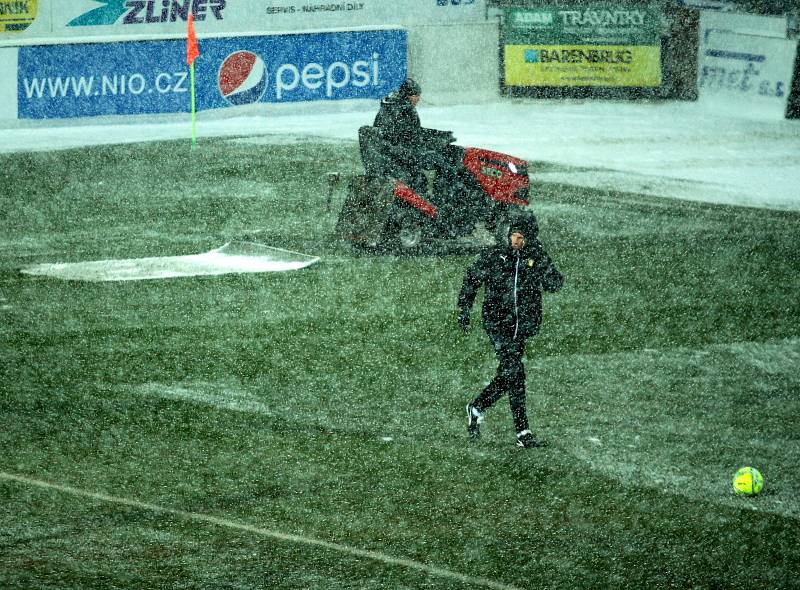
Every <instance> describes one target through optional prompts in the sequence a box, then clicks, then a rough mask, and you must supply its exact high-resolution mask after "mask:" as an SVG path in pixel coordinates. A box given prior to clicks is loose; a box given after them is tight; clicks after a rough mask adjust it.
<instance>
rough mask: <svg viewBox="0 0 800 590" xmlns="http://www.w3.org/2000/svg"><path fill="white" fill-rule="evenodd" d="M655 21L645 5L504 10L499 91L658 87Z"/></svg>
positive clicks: (658, 50)
mask: <svg viewBox="0 0 800 590" xmlns="http://www.w3.org/2000/svg"><path fill="white" fill-rule="evenodd" d="M660 18H661V15H660V12H659V11H658V9H657V8H653V7H650V6H647V5H623V6H620V5H619V4H612V3H592V4H591V5H588V6H587V5H578V4H576V5H572V6H568V5H565V6H559V7H554V6H546V5H543V6H541V7H536V8H513V9H507V10H506V11H505V18H504V22H503V28H502V43H503V76H504V79H503V83H504V86H505V87H507V88H508V87H537V86H538V87H562V88H563V87H587V86H596V87H634V88H642V87H657V86H660V85H661V45H660V42H661V41H660V35H659V26H660Z"/></svg>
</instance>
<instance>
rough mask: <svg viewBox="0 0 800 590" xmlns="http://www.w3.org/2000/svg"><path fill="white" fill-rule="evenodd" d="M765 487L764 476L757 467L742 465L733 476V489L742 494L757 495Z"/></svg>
mask: <svg viewBox="0 0 800 590" xmlns="http://www.w3.org/2000/svg"><path fill="white" fill-rule="evenodd" d="M763 488H764V477H763V476H762V475H761V472H760V471H759V470H758V469H756V468H755V467H742V468H741V469H740V470H739V471H737V472H736V475H734V476H733V489H734V491H735V492H736V493H737V494H739V495H740V496H755V495H756V494H757V493H759V492H760V491H761V490H762V489H763Z"/></svg>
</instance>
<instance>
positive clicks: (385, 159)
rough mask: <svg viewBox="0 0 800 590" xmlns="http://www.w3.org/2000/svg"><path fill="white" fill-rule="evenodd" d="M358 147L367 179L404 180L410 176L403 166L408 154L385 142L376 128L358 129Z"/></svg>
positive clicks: (368, 126)
mask: <svg viewBox="0 0 800 590" xmlns="http://www.w3.org/2000/svg"><path fill="white" fill-rule="evenodd" d="M358 147H359V151H360V153H361V162H362V163H363V164H364V171H365V172H366V176H367V177H370V178H399V179H404V178H407V177H408V176H409V175H410V171H409V170H408V169H407V167H406V166H404V165H403V162H404V161H406V160H407V159H408V154H406V153H405V150H403V148H400V147H397V146H395V145H392V144H390V143H389V142H387V141H385V140H384V139H383V138H382V137H381V133H380V130H379V129H378V128H377V127H372V126H370V125H364V126H363V127H359V129H358Z"/></svg>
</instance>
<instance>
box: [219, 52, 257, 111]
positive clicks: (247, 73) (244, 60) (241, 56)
mask: <svg viewBox="0 0 800 590" xmlns="http://www.w3.org/2000/svg"><path fill="white" fill-rule="evenodd" d="M218 78H219V91H220V92H221V93H222V96H223V97H225V100H227V101H228V102H229V103H231V104H232V105H244V104H252V103H254V102H258V101H259V99H260V98H261V97H262V96H264V91H265V90H266V89H267V67H266V65H264V60H262V59H261V58H260V57H259V56H257V55H256V54H255V53H252V52H251V51H236V52H235V53H231V54H230V55H229V56H228V57H226V58H225V61H223V62H222V66H220V68H219V76H218Z"/></svg>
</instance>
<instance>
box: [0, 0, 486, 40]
mask: <svg viewBox="0 0 800 590" xmlns="http://www.w3.org/2000/svg"><path fill="white" fill-rule="evenodd" d="M37 2H38V16H36V14H35V13H36V9H35V7H36V4H37ZM23 5H25V6H27V7H28V9H29V10H28V13H26V14H27V15H28V17H30V18H31V19H36V20H37V21H39V20H42V19H43V18H45V17H46V18H47V20H46V22H42V23H41V24H42V25H47V26H37V27H31V28H30V29H28V30H25V31H21V32H20V33H19V34H17V35H16V36H11V35H5V34H4V33H3V31H2V30H0V40H8V39H13V38H17V39H25V38H26V37H27V38H35V37H44V36H47V37H48V38H53V39H72V40H75V39H83V38H86V37H97V36H104V37H126V38H131V37H137V38H143V39H153V38H156V37H158V36H167V35H176V36H177V35H180V34H181V33H182V32H183V31H184V30H185V28H186V19H187V18H188V14H189V12H191V13H193V15H194V20H195V24H196V25H197V32H198V35H200V36H201V37H202V36H205V35H217V34H220V35H222V34H235V33H259V34H264V33H269V32H301V31H312V30H316V31H319V30H331V29H353V28H358V27H372V28H374V27H378V26H386V25H402V26H406V27H408V26H413V25H421V26H427V25H437V24H465V23H482V22H486V20H487V12H486V11H487V9H486V0H403V1H402V2H394V1H389V0H359V1H355V0H349V1H341V0H327V1H320V0H317V1H316V2H314V1H311V0H69V1H67V0H0V9H1V8H2V7H3V6H9V7H15V8H17V9H20V10H21V7H22V6H23ZM31 9H32V10H31ZM26 18H27V17H26Z"/></svg>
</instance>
